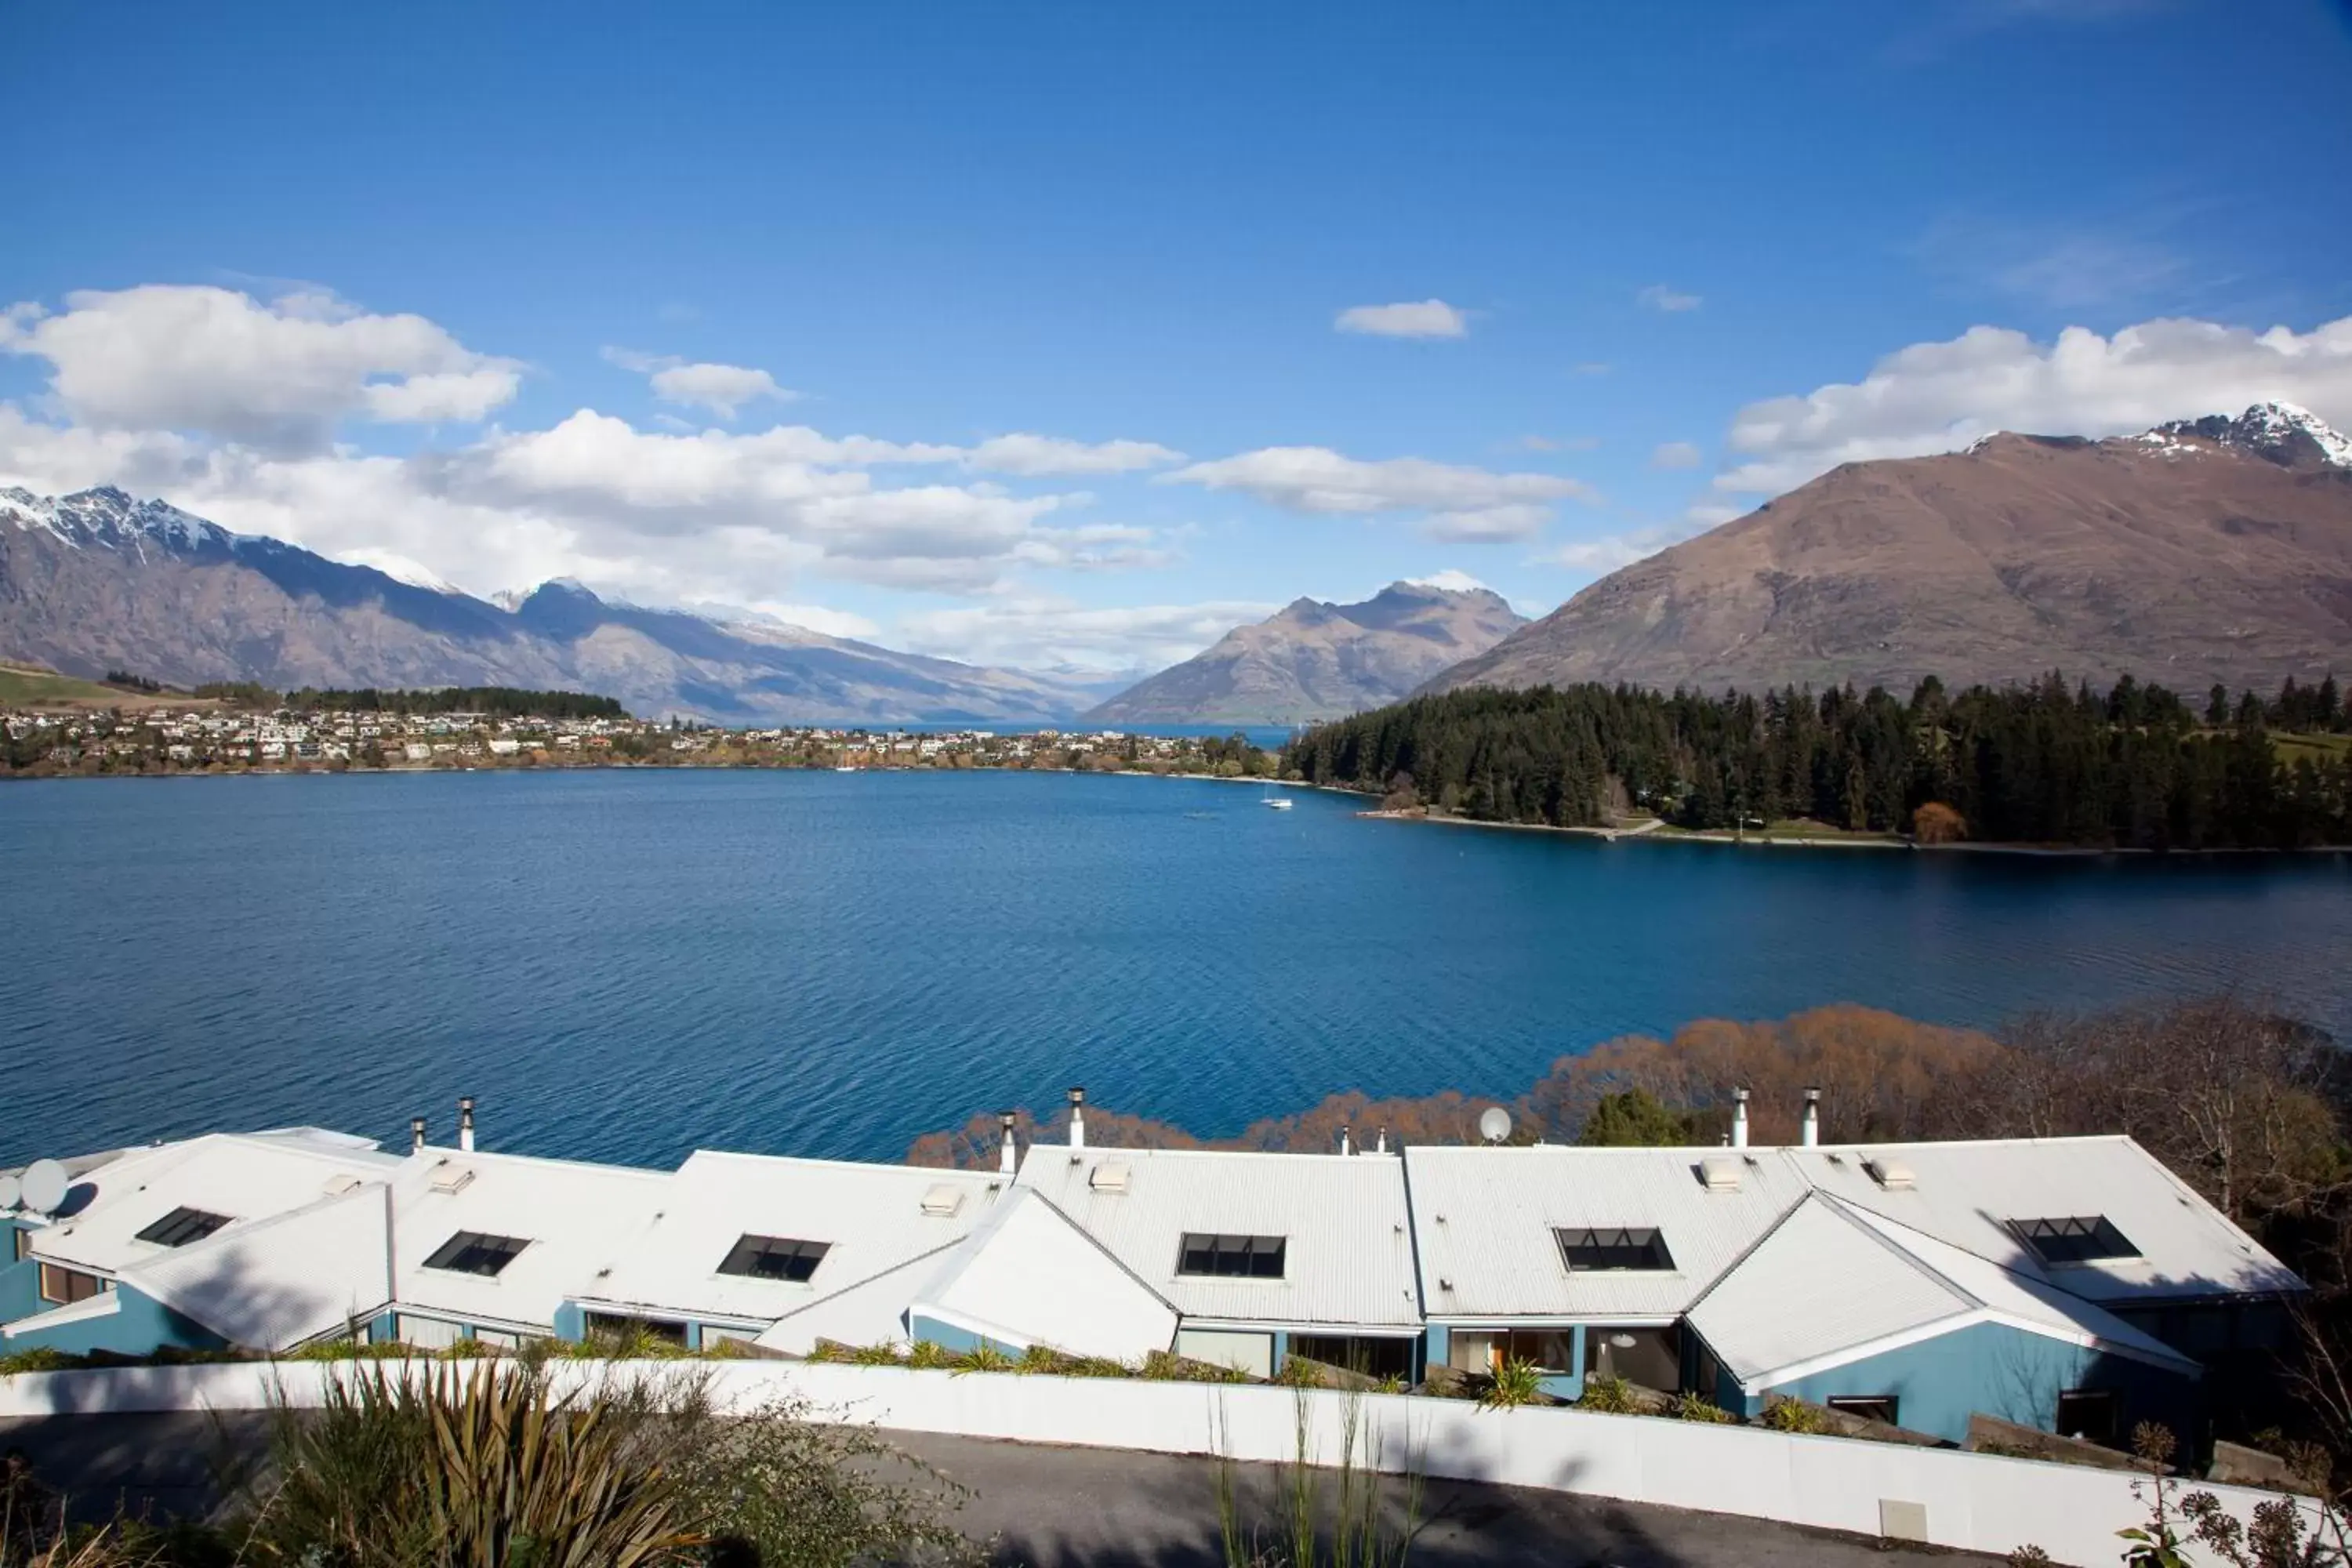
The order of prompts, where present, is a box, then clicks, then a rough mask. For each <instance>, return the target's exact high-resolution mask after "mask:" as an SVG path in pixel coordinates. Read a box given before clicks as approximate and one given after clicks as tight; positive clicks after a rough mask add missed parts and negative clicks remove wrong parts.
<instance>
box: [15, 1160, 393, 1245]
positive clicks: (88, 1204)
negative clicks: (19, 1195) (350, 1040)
mask: <svg viewBox="0 0 2352 1568" xmlns="http://www.w3.org/2000/svg"><path fill="white" fill-rule="evenodd" d="M400 1167H401V1161H400V1160H399V1159H397V1158H396V1157H394V1156H393V1155H390V1154H386V1153H383V1152H381V1151H379V1150H378V1149H377V1148H376V1147H375V1146H374V1145H373V1143H369V1142H366V1141H365V1140H363V1139H349V1140H345V1139H341V1137H340V1135H338V1137H337V1140H336V1141H335V1142H325V1141H322V1140H321V1139H319V1138H312V1137H307V1136H285V1135H278V1134H269V1133H233V1132H215V1133H208V1134H206V1135H205V1136H204V1137H201V1138H189V1139H184V1140H183V1141H181V1142H175V1143H163V1144H158V1145H156V1146H154V1147H152V1148H149V1149H141V1150H135V1151H132V1152H127V1153H124V1154H122V1155H121V1156H119V1157H118V1158H116V1159H114V1160H111V1161H110V1162H108V1163H105V1164H103V1165H100V1166H99V1167H97V1168H96V1169H94V1170H92V1171H89V1172H88V1173H85V1174H83V1175H81V1176H80V1177H79V1178H78V1179H77V1180H76V1182H75V1184H74V1186H73V1188H72V1189H71V1190H70V1191H69V1192H68V1204H69V1205H75V1204H78V1205H79V1207H77V1208H75V1209H74V1212H72V1213H71V1214H70V1215H67V1216H66V1217H63V1218H61V1219H59V1220H58V1222H57V1223H55V1224H53V1225H49V1226H43V1227H41V1228H39V1229H37V1230H36V1231H34V1232H33V1233H32V1237H33V1239H32V1243H31V1246H32V1248H33V1251H34V1253H35V1254H36V1255H37V1256H38V1257H41V1258H49V1259H52V1260H54V1261H57V1262H59V1263H65V1264H69V1265H72V1266H73V1267H75V1268H87V1269H95V1270H97V1271H99V1272H100V1273H104V1274H119V1273H121V1272H122V1271H123V1270H125V1269H128V1268H135V1267H136V1266H138V1265H139V1264H141V1263H142V1262H145V1261H148V1260H150V1259H152V1258H162V1257H164V1256H167V1255H168V1254H170V1253H171V1252H172V1251H173V1248H171V1247H165V1246H163V1245H162V1244H161V1243H158V1242H152V1241H142V1240H140V1239H139V1232H141V1231H142V1230H144V1229H146V1228H147V1227H148V1226H151V1225H152V1224H154V1223H155V1222H156V1221H157V1220H160V1219H162V1218H163V1216H164V1215H168V1214H170V1213H171V1212H172V1211H173V1209H176V1208H193V1209H200V1210H203V1211H204V1212H205V1213H207V1214H214V1215H223V1216H226V1218H227V1220H228V1221H229V1223H228V1224H227V1225H226V1226H223V1227H222V1228H221V1229H220V1230H219V1231H217V1232H215V1233H214V1235H215V1239H217V1238H219V1237H226V1236H229V1235H233V1234H235V1233H236V1231H237V1230H239V1229H242V1228H244V1227H245V1226H251V1225H255V1224H258V1223H259V1222H261V1221H263V1220H267V1219H269V1218H271V1217H272V1216H274V1215H281V1214H286V1213H289V1212H290V1211H292V1210H295V1209H299V1208H304V1207H307V1206H308V1205H311V1204H314V1203H316V1202H317V1201H319V1200H320V1198H322V1197H325V1196H327V1195H329V1194H328V1186H329V1184H331V1183H333V1182H335V1181H337V1180H338V1179H339V1178H356V1179H359V1180H363V1181H368V1180H372V1181H383V1180H386V1179H388V1178H389V1177H390V1176H391V1175H392V1174H393V1173H394V1172H396V1171H398V1170H399V1169H400Z"/></svg>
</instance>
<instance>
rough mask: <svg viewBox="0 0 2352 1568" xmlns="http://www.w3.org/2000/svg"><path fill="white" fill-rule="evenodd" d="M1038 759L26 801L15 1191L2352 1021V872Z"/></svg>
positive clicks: (4, 928)
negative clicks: (1798, 1027)
mask: <svg viewBox="0 0 2352 1568" xmlns="http://www.w3.org/2000/svg"><path fill="white" fill-rule="evenodd" d="M1296 798H1297V810H1294V811H1289V812H1274V811H1267V810H1265V809H1263V808H1262V807H1261V806H1260V805H1258V803H1257V792H1256V791H1255V790H1253V789H1250V788H1247V787H1244V786H1237V785H1229V784H1211V783H1206V782H1187V781H1172V780H1155V779H1142V778H1116V777H1109V778H1107V777H1091V776H1076V775H1063V774H1050V775H1049V774H1040V775H1029V774H1019V773H969V774H936V773H860V774H856V775H854V776H852V775H842V774H835V773H725V772H675V773H673V772H663V773H628V772H613V771H605V772H582V773H545V774H531V773H474V774H457V773H433V774H412V775H394V776H362V777H342V778H323V777H314V778H266V777H254V778H242V779H218V780H178V781H158V782H138V781H58V782H53V783H40V784H13V785H10V786H7V787H5V788H0V868H5V886H6V889H7V897H6V904H5V910H6V913H5V919H4V920H0V1074H5V1076H4V1077H0V1082H5V1085H6V1094H5V1100H0V1163H15V1162H16V1161H17V1160H20V1159H23V1158H28V1157H31V1156H34V1155H38V1154H43V1153H58V1152H71V1151H78V1150H82V1149H87V1148H92V1147H97V1146H100V1145H104V1144H108V1143H111V1142H123V1141H132V1140H142V1139H147V1138H154V1137H165V1136H175V1135H180V1134H184V1133H188V1132H194V1131H205V1130H210V1129H215V1128H233V1127H259V1126H271V1125H281V1124H285V1123H289V1122H298V1121H315V1122H320V1123H323V1124H327V1125H331V1126H337V1127H342V1128H347V1129H349V1130H351V1131H360V1132H365V1133H368V1134H370V1135H374V1136H383V1137H386V1138H394V1139H396V1138H398V1137H401V1136H404V1129H405V1126H406V1121H407V1118H408V1117H409V1116H410V1115H412V1114H415V1113H417V1112H420V1111H421V1112H424V1113H425V1114H427V1115H429V1116H430V1117H431V1118H432V1119H433V1121H434V1125H435V1129H436V1136H446V1135H447V1133H448V1131H449V1127H450V1121H451V1118H452V1116H453V1115H454V1111H453V1109H452V1108H453V1105H454V1102H455V1100H456V1098H457V1095H459V1094H461V1093H473V1094H476V1095H478V1096H480V1097H481V1099H482V1103H483V1111H482V1123H483V1130H484V1138H485V1141H486V1142H488V1144H490V1145H491V1146H493V1147H504V1148H515V1149H522V1150H528V1151H530V1152H540V1153H551V1154H566V1155H572V1156H575V1157H582V1158H593V1159H605V1160H625V1161H640V1162H669V1161H674V1160H675V1159H677V1158H678V1157H679V1156H680V1155H682V1154H683V1153H684V1152H686V1151H687V1150H688V1149H690V1148H693V1147H695V1146H697V1145H708V1146H718V1147H728V1148H738V1149H748V1150H757V1151H763V1152H793V1153H808V1154H824V1155H836V1156H856V1157H880V1158H896V1157H897V1156H898V1155H899V1154H900V1153H902V1152H904V1150H905V1149H906V1146H907V1144H908V1142H910V1141H911V1140H912V1139H913V1138H914V1137H915V1136H916V1135H917V1134H919V1133H920V1132H923V1131H929V1130H930V1129H932V1128H935V1127H941V1126H946V1125H950V1124H952V1123H955V1122H959V1121H962V1120H963V1119H964V1118H965V1117H966V1116H968V1115H970V1114H971V1113H973V1112H975V1111H982V1110H993V1109H995V1108H997V1107H999V1106H1004V1105H1014V1104H1027V1105H1030V1106H1033V1107H1037V1108H1039V1109H1041V1110H1042V1109H1045V1108H1047V1107H1048V1106H1049V1105H1050V1103H1051V1102H1053V1101H1055V1100H1057V1099H1058V1096H1059V1094H1060V1091H1061V1089H1062V1088H1063V1087H1064V1086H1065V1085H1066V1084H1070V1083H1079V1082H1083V1083H1085V1084H1086V1085H1087V1089H1088V1091H1089V1096H1090V1098H1092V1099H1093V1100H1097V1102H1099V1103H1101V1104H1104V1105H1107V1106H1110V1107H1113V1108H1116V1109H1118V1110H1129V1111H1134V1112H1137V1113H1140V1114H1145V1115H1150V1116H1155V1117H1161V1118H1165V1119H1168V1120H1171V1121H1178V1122H1181V1123H1182V1124H1183V1125H1185V1126H1187V1127H1190V1128H1192V1130H1194V1131H1200V1132H1202V1133H1226V1132H1231V1131H1236V1130H1238V1129H1239V1128H1240V1127H1241V1126H1242V1125H1244V1123H1246V1122H1248V1121H1252V1120H1254V1119H1255V1118H1257V1117H1259V1116H1263V1115H1270V1114H1278V1113H1281V1112H1285V1111H1289V1110H1297V1109H1300V1108H1303V1107H1304V1106H1306V1105H1308V1104H1311V1103H1312V1102H1313V1101H1315V1100H1318V1099H1319V1098H1321V1097H1322V1096H1323V1095H1324V1094H1326V1093H1328V1092H1330V1091H1333V1090H1337V1089H1348V1088H1359V1089H1364V1090H1366V1091H1368V1092H1371V1093H1375V1094H1387V1093H1424V1092H1429V1091H1433V1090H1435V1089H1444V1088H1459V1089H1465V1090H1469V1091H1472V1092H1497V1093H1498V1092H1509V1091H1513V1090H1516V1089H1520V1088H1522V1087H1524V1086H1525V1085H1526V1084H1527V1083H1528V1081H1529V1080H1530V1079H1533V1078H1534V1077H1535V1076H1536V1075H1538V1073H1540V1072H1541V1071H1542V1070H1543V1068H1545V1067H1546V1066H1547V1065H1548V1064H1549V1062H1550V1061H1551V1060H1552V1059H1553V1058H1556V1057H1558V1056H1560V1055H1562V1054H1564V1053H1568V1052H1572V1051H1578V1050H1581V1049H1584V1048H1586V1047H1591V1045H1593V1044H1595V1043H1596V1042H1598V1041H1601V1040H1603V1039H1606V1038H1608V1037H1611V1036H1612V1035H1617V1034H1621V1033H1624V1032H1627V1031H1632V1030H1643V1031H1650V1032H1656V1031H1663V1030H1670V1029H1672V1028H1674V1027H1675V1026H1677V1025H1679V1024H1681V1023H1684V1022H1685V1021H1687V1020H1689V1019H1692V1018H1696V1017H1702V1016H1739V1017H1771V1016H1780V1015H1783V1014H1786V1013H1789V1012H1792V1011H1795V1010H1797V1009H1799V1008H1802V1007H1807V1006H1811V1005H1818V1004H1822V1003H1827V1002H1836V1001H1856V1002H1864V1003H1868V1004H1871V1005H1876V1006H1882V1007H1888V1008H1892V1009H1894V1010H1895V1011H1898V1012H1902V1013H1906V1014H1910V1015H1912V1016H1917V1017H1922V1018H1928V1019H1933V1020H1936V1021H1938V1022H1946V1023H1958V1024H1990V1023H1993V1022H1995V1021H1997V1020H1999V1019H2000V1018H2001V1017H2003V1016H2007V1015H2010V1014H2012V1013H2014V1012H2017V1011H2019V1010H2021V1009H2024V1008H2027V1007H2032V1006H2053V1005H2060V1006H2063V1005H2095V1004H2098V1003H2102V1002H2107V1001H2113V1000H2117V999H2122V998H2128V997H2136V996H2144V995H2148V994H2160V993H2165V992H2179V991H2192V990H2207V989H2214V988H2221V987H2231V986H2234V987H2237V988H2240V989H2242V990H2246V991H2249V992H2255V993H2261V994H2266V995H2269V996H2272V997H2274V998H2277V999H2279V1000H2281V1001H2283V1002H2284V1003H2286V1004H2289V1005H2293V1006H2294V1007H2296V1008H2297V1009H2299V1010H2300V1011H2302V1012H2304V1013H2305V1015H2306V1016H2311V1017H2314V1018H2315V1019H2317V1020H2319V1021H2321V1022H2324V1023H2326V1025H2328V1026H2331V1027H2334V1028H2336V1029H2338V1030H2342V1029H2344V1028H2345V1026H2347V1023H2352V973H2347V966H2346V964H2345V962H2344V959H2345V954H2346V953H2347V952H2352V861H2347V859H2345V858H2339V857H2298V858H2242V859H2239V858H2232V859H2226V860H2223V859H2200V860H2179V861H2172V862H2168V863H2151V862H2148V861H2147V860H2144V859H2116V860H2097V861H2089V862H2084V861H2074V860H2067V861H2054V860H2053V861H2045V860H2023V859H2015V858H2006V857H1989V856H1986V857H1979V856H1949V855H1909V854H1901V853H1889V852H1877V851H1865V850H1816V851H1800V850H1793V849H1769V850H1765V849H1751V850H1745V851H1742V850H1735V849H1730V848H1727V847H1717V846H1711V845H1665V844H1658V843H1640V844H1616V845H1609V844H1602V843H1598V842H1595V841H1592V840H1590V839H1584V838H1576V837H1565V836H1553V835H1539V834H1522V833H1502V832H1483V831H1475V830H1470V829H1465V828H1453V827H1432V826H1409V825H1402V824H1395V823H1383V822H1367V821H1362V820H1359V819H1358V818H1357V817H1356V816H1354V812H1355V811H1356V809H1357V808H1358V806H1359V805H1360V803H1359V802H1357V801H1355V800H1353V799H1351V798H1348V797H1343V796H1337V795H1308V794H1303V793H1302V794H1299V795H1297V796H1296Z"/></svg>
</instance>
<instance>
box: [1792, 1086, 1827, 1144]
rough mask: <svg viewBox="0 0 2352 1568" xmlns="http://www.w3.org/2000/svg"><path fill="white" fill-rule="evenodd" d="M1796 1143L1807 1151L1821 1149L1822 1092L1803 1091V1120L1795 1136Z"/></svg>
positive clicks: (1817, 1090) (1814, 1090) (1815, 1090)
mask: <svg viewBox="0 0 2352 1568" xmlns="http://www.w3.org/2000/svg"><path fill="white" fill-rule="evenodd" d="M1797 1142H1800V1143H1802V1144H1803V1145H1804V1146H1805V1147H1806V1148H1808V1149H1817V1148H1819V1147H1821V1142H1822V1091H1821V1090H1820V1089H1807V1090H1805V1120H1804V1122H1803V1124H1802V1127H1801V1131H1799V1132H1798V1134H1797Z"/></svg>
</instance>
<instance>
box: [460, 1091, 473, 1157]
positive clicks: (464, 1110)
mask: <svg viewBox="0 0 2352 1568" xmlns="http://www.w3.org/2000/svg"><path fill="white" fill-rule="evenodd" d="M457 1147H458V1149H459V1150H460V1151H461V1152H465V1153H467V1154H470V1153H472V1152H474V1097H473V1096H472V1095H470V1094H467V1095H461V1096H459V1097H458V1100H457Z"/></svg>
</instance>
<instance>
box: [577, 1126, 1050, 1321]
mask: <svg viewBox="0 0 2352 1568" xmlns="http://www.w3.org/2000/svg"><path fill="white" fill-rule="evenodd" d="M1005 1184H1006V1183H1005V1178H1004V1177H1003V1176H1001V1175H998V1174H996V1173H993V1172H986V1173H983V1172H976V1171H943V1170H935V1169H931V1168H929V1167H925V1166H918V1165H880V1164H861V1163H853V1162H848V1161H840V1160H794V1159H782V1158H777V1157H773V1156H769V1155H760V1154H727V1153H716V1152H711V1151H709V1150H700V1151H698V1152H696V1153H695V1154H694V1155H693V1156H692V1157H690V1158H689V1159H688V1161H687V1162H686V1163H685V1164H683V1165H681V1166H680V1167H678V1169H677V1173H676V1174H674V1175H672V1176H669V1177H667V1179H666V1182H665V1185H664V1187H663V1190H662V1193H661V1196H660V1201H659V1203H658V1204H656V1205H655V1207H656V1210H657V1213H656V1214H655V1215H653V1217H652V1219H651V1221H650V1223H648V1224H647V1225H646V1226H645V1227H644V1228H643V1229H642V1230H641V1231H640V1232H638V1233H637V1234H636V1235H635V1237H633V1238H632V1239H631V1240H630V1241H629V1243H628V1245H627V1246H626V1247H619V1248H615V1249H614V1250H613V1252H612V1254H611V1255H610V1256H609V1257H608V1258H605V1259H604V1260H603V1261H602V1262H601V1263H600V1264H599V1268H602V1269H603V1270H604V1272H603V1273H602V1274H601V1275H598V1276H594V1277H592V1276H591V1275H589V1274H583V1276H582V1278H581V1279H578V1280H576V1281H575V1282H574V1285H573V1288H574V1289H575V1290H576V1291H577V1292H578V1294H579V1295H580V1297H581V1298H582V1299H583V1300H593V1301H594V1302H610V1303H613V1304H614V1305H616V1306H620V1307H625V1308H633V1309H639V1310H646V1311H649V1312H656V1313H666V1314H670V1315H699V1316H703V1317H717V1318H730V1319H736V1320H740V1321H746V1322H758V1323H769V1322H772V1321H775V1320H776V1319H778V1318H781V1317H783V1316H784V1315H785V1314H787V1313H790V1312H795V1311H798V1310H801V1309H803V1308H805V1307H807V1306H809V1305H810V1304H811V1303H812V1302H814V1301H816V1300H822V1299H824V1298H825V1297H827V1296H832V1295H835V1294H838V1293H840V1292H842V1291H845V1290H848V1289H853V1288H854V1287H856V1286H857V1285H859V1284H861V1283H863V1282H864V1281H866V1280H868V1279H873V1278H874V1277H875V1276H877V1275H880V1274H886V1273H889V1272H891V1271H893V1270H895V1269H898V1268H900V1267H902V1266H904V1265H905V1264H908V1263H909V1262H912V1261H914V1260H916V1259H918V1258H931V1257H935V1256H938V1255H940V1254H943V1253H945V1252H946V1250H947V1249H948V1248H949V1247H953V1246H954V1245H955V1244H956V1243H957V1242H959V1241H961V1240H962V1239H963V1238H964V1237H966V1236H967V1235H969V1234H970V1233H971V1229H972V1227H973V1226H976V1225H978V1224H980V1223H981V1221H982V1218H984V1217H985V1216H986V1215H987V1214H988V1212H989V1209H990V1207H991V1205H992V1204H993V1203H994V1201H995V1200H996V1198H997V1196H998V1194H999V1193H1000V1192H1001V1190H1002V1189H1003V1187H1004V1186H1005ZM927 1200H929V1209H930V1210H942V1209H944V1210H947V1211H949V1212H944V1213H942V1212H927V1209H926V1203H927ZM746 1236H761V1237H777V1238H780V1239H784V1240H791V1241H816V1242H823V1243H824V1244H825V1247H826V1250H825V1255H824V1260H823V1261H822V1262H820V1263H819V1264H818V1265H817V1268H816V1272H815V1273H814V1275H813V1276H811V1278H810V1279H809V1280H808V1282H807V1283H805V1284H794V1283H793V1282H791V1281H789V1280H783V1279H744V1278H741V1277H740V1276H736V1275H729V1274H721V1273H719V1264H720V1262H722V1261H723V1260H724V1259H725V1258H726V1257H727V1255H728V1253H729V1252H730V1251H731V1250H732V1249H733V1248H734V1247H735V1244H736V1243H737V1242H738V1241H739V1240H740V1239H741V1238H742V1237H746ZM904 1304H905V1303H904V1301H903V1300H902V1301H901V1302H900V1305H901V1306H902V1307H903V1306H904Z"/></svg>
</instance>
